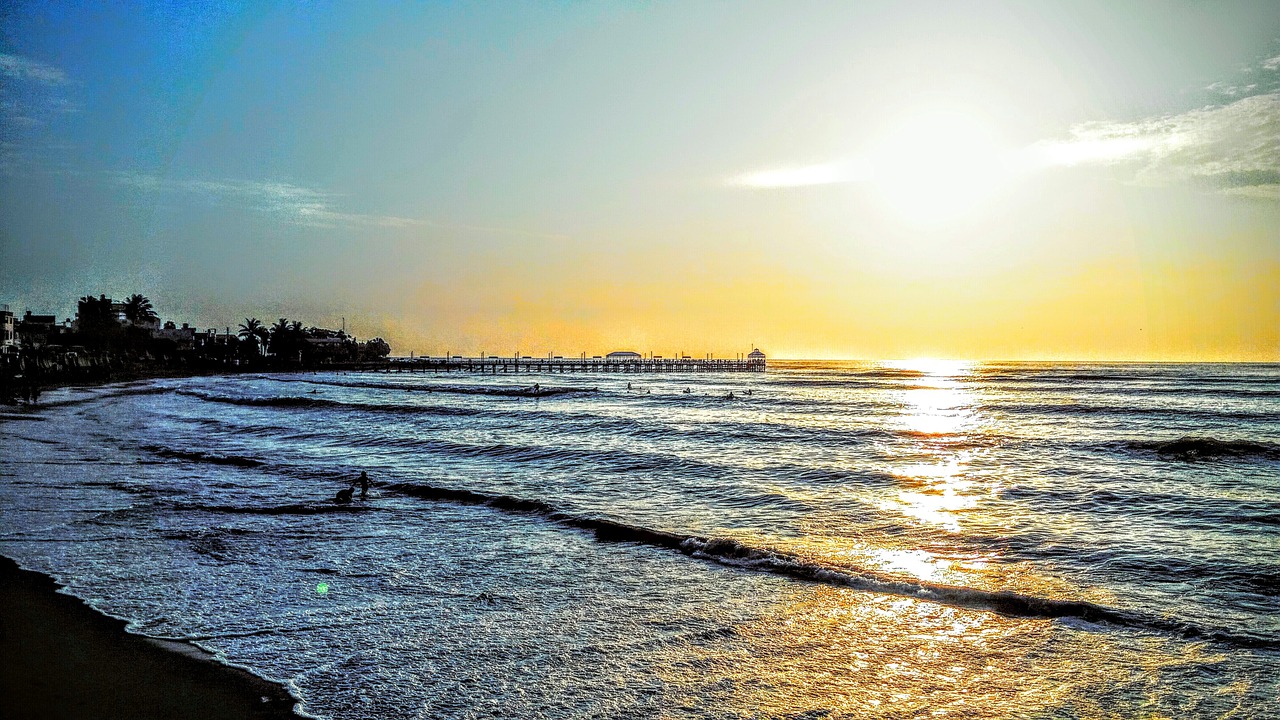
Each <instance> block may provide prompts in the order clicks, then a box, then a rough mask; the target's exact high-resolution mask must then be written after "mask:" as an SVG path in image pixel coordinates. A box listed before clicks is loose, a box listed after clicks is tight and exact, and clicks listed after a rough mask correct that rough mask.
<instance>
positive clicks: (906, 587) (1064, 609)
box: [382, 483, 1280, 649]
mask: <svg viewBox="0 0 1280 720" xmlns="http://www.w3.org/2000/svg"><path fill="white" fill-rule="evenodd" d="M382 487H383V488H384V489H385V490H390V491H393V492H396V493H399V494H402V495H408V496H412V497H417V498H422V499H426V500H436V501H447V502H454V503H461V504H467V505H485V506H488V507H492V508H495V509H498V510H503V511H507V512H517V513H528V514H535V515H539V516H542V517H544V518H546V519H547V520H550V521H551V522H554V523H556V524H559V525H562V526H564V527H569V528H574V529H577V530H582V531H586V532H590V533H592V534H593V535H594V536H595V538H596V539H597V540H598V541H601V542H632V543H639V544H642V545H649V546H651V547H656V548H662V549H666V550H672V551H675V552H679V553H681V554H683V555H686V556H689V557H694V558H698V559H701V560H707V561H710V562H715V563H718V564H721V565H726V566H731V567H736V568H742V569H749V570H755V571H760V572H767V573H771V574H774V575H780V576H783V577H787V578H791V579H794V580H802V581H807V582H815V583H821V584H825V585H834V586H839V587H847V588H852V589H855V590H863V591H867V592H875V593H882V594H888V595H897V596H902V597H911V598H916V599H919V600H924V601H928V602H935V603H940V604H943V605H949V606H953V607H960V608H966V609H972V610H986V611H990V612H996V613H999V614H1002V615H1007V616H1010V617H1021V618H1040V619H1069V618H1074V619H1079V620H1084V621H1086V622H1090V623H1107V624H1111V625H1116V626H1120V627H1125V628H1130V629H1134V630H1142V631H1158V632H1166V633H1172V634H1175V635H1178V636H1180V637H1182V638H1185V639H1191V640H1212V641H1215V642H1221V643H1225V644H1230V645H1235V646H1237V647H1248V648H1266V649H1280V639H1276V638H1269V637H1257V636H1254V635H1247V634H1240V633H1232V632H1228V631H1225V630H1218V629H1213V628H1204V627H1200V626H1198V625H1196V624H1194V623H1191V622H1189V621H1185V620H1180V619H1176V618H1171V617H1167V616H1157V615H1154V614H1151V613H1146V612H1142V611H1139V610H1128V609H1122V608H1114V607H1109V606H1106V605H1101V604H1098V603H1093V602H1089V601H1085V600H1064V599H1057V598H1048V597H1039V596H1034V595H1026V594H1022V593H1015V592H1009V591H993V590H982V589H979V588H971V587H962V586H954V585H944V584H940V583H930V582H925V581H921V580H910V579H903V578H900V577H895V576H891V575H886V574H883V573H879V572H875V571H871V570H867V569H865V568H851V567H844V566H830V565H825V564H822V563H818V562H814V561H811V560H807V559H804V558H801V557H799V556H796V555H793V554H790V553H786V552H781V551H777V550H770V549H765V548H757V547H752V546H750V545H747V544H745V543H742V542H739V541H737V540H732V539H728V538H715V537H710V538H709V537H703V536H699V535H685V534H682V533H675V532H670V531H666V530H657V529H653V528H647V527H642V526H638V525H630V524H627V523H623V522H619V521H616V520H609V519H607V518H600V517H589V516H582V515H575V514H572V513H565V512H560V511H557V510H556V509H555V508H554V507H552V506H551V505H550V504H548V503H546V502H543V501H541V500H531V499H525V498H518V497H513V496H510V495H497V494H487V493H480V492H476V491H473V490H462V489H455V488H443V487H436V486H432V485H424V484H420V483H388V484H384V485H382Z"/></svg>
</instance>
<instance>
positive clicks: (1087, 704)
mask: <svg viewBox="0 0 1280 720" xmlns="http://www.w3.org/2000/svg"><path fill="white" fill-rule="evenodd" d="M724 637H725V639H724V640H723V641H722V642H721V643H719V644H718V646H717V647H715V648H706V647H702V648H698V649H697V650H696V651H695V652H694V653H693V654H694V655H695V656H696V658H697V660H696V663H694V664H692V665H691V664H690V663H689V657H690V648H687V647H682V648H679V649H678V650H677V652H678V653H679V654H680V657H681V659H680V660H679V661H677V659H676V658H675V657H674V656H673V658H672V663H671V664H670V665H669V666H667V667H666V673H670V674H669V675H668V676H667V677H664V681H665V682H668V683H670V685H669V687H690V686H691V683H690V681H689V679H688V678H687V677H684V675H685V673H689V672H696V673H698V675H699V678H700V682H702V683H706V684H705V685H702V689H703V690H704V691H705V690H706V689H707V687H708V686H709V687H711V688H713V694H714V695H715V697H713V698H707V697H705V696H704V697H703V698H701V699H702V701H703V702H704V703H705V702H706V701H708V700H711V701H713V702H714V703H715V705H716V706H717V707H718V708H719V709H720V711H721V712H725V713H726V714H725V716H732V717H742V716H746V717H761V718H775V717H776V718H780V717H809V716H811V715H812V716H815V717H832V718H899V717H929V716H932V717H962V718H1009V717H1033V716H1046V717H1058V716H1068V717H1077V718H1111V717H1119V716H1126V717H1145V718H1160V717H1170V715H1169V714H1168V712H1169V711H1170V709H1171V708H1170V707H1169V705H1170V703H1171V699H1169V698H1166V697H1163V696H1162V694H1161V689H1160V686H1161V683H1160V679H1161V676H1162V674H1163V673H1166V672H1170V671H1176V669H1177V668H1178V667H1179V666H1182V665H1184V664H1185V663H1187V662H1188V661H1190V660H1194V661H1195V662H1198V663H1204V662H1212V658H1210V657H1207V656H1205V655H1204V653H1203V652H1201V651H1200V649H1199V648H1198V647H1197V646H1196V645H1187V644H1178V643H1174V642H1172V641H1170V640H1168V639H1157V638H1123V637H1115V636H1112V635H1108V634H1105V633H1088V632H1078V631H1075V630H1072V629H1070V628H1068V627H1066V626H1064V625H1063V624H1061V623H1057V622H1053V621H1049V620H1028V619H1025V618H1008V617H1004V616H1001V615H998V614H995V613H989V612H981V611H974V610H964V609H957V608H951V607H946V606H941V605H937V604H935V603H931V602H927V601H921V600H914V599H905V598H895V597H889V596H883V595H875V594H871V593H861V592H857V591H854V590H846V589H841V588H827V587H818V588H803V589H796V590H794V591H791V592H788V593H784V594H783V596H781V597H780V601H779V603H778V604H777V605H775V606H774V607H773V609H772V611H771V612H769V613H766V615H765V616H764V617H761V618H759V619H756V620H753V621H750V622H746V623H743V624H742V625H739V626H737V627H735V628H734V630H733V632H732V633H731V634H727V635H725V636H724ZM666 673H664V674H666ZM1100 693H1105V694H1106V696H1107V699H1106V700H1105V701H1100V700H1099V695H1100ZM1173 702H1176V701H1173ZM1133 711H1136V713H1135V712H1133ZM1117 713H1118V714H1117Z"/></svg>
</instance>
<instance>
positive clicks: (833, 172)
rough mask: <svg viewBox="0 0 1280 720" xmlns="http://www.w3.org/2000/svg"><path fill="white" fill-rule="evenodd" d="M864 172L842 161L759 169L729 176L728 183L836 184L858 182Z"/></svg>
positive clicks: (765, 185) (758, 185) (772, 185)
mask: <svg viewBox="0 0 1280 720" xmlns="http://www.w3.org/2000/svg"><path fill="white" fill-rule="evenodd" d="M861 179H862V174H861V173H860V172H857V171H856V169H855V168H854V167H852V166H851V165H848V164H842V163H826V164H822V165H802V166H797V167H784V168H774V169H770V170H757V171H755V172H749V173H743V174H741V175H735V176H733V177H731V178H728V179H727V180H726V181H725V184H726V185H730V186H733V187H748V188H790V187H806V186H810V185H834V184H837V183H848V182H856V181H858V180H861Z"/></svg>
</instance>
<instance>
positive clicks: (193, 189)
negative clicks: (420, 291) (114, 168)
mask: <svg viewBox="0 0 1280 720" xmlns="http://www.w3.org/2000/svg"><path fill="white" fill-rule="evenodd" d="M113 177H114V179H115V181H116V182H117V183H118V184H121V185H125V186H128V187H132V188H134V189H136V190H139V191H142V192H146V193H170V194H181V195H186V196H188V197H189V198H190V199H193V200H197V199H198V200H201V201H203V202H206V203H213V204H229V205H236V206H240V207H245V208H249V209H251V210H255V211H258V212H262V213H267V214H270V215H275V216H278V217H280V218H281V219H283V220H284V221H285V222H287V223H289V224H292V225H302V226H307V227H317V228H332V227H340V226H342V227H360V226H365V227H370V226H372V227H409V226H413V225H421V224H424V223H422V222H420V221H417V220H413V219H410V218H401V217H395V216H390V215H367V214H361V213H349V212H342V211H340V210H338V209H336V208H335V206H334V203H335V201H336V200H337V196H335V195H333V194H332V193H326V192H324V191H321V190H316V189H313V188H308V187H304V186H301V185H295V184H293V183H288V182H282V181H276V180H265V181H264V180H190V179H178V178H161V177H157V176H155V175H150V174H147V173H139V172H121V173H115V174H114V175H113Z"/></svg>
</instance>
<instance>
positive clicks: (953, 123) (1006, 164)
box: [869, 109, 1012, 226]
mask: <svg viewBox="0 0 1280 720" xmlns="http://www.w3.org/2000/svg"><path fill="white" fill-rule="evenodd" d="M1011 159H1012V155H1011V154H1010V153H1009V152H1008V150H1007V149H1006V148H1005V147H1004V146H1003V144H1002V143H1001V142H1000V140H999V138H998V136H997V134H996V132H995V128H994V127H992V126H991V125H990V124H989V123H987V122H985V121H983V120H982V119H981V117H980V116H979V115H978V114H976V113H971V112H965V111H960V110H954V109H949V110H935V111H926V112H920V113H917V114H915V115H913V116H911V117H910V118H908V119H907V120H905V121H904V122H902V123H899V124H898V125H896V126H895V127H894V128H893V129H892V130H890V131H889V132H888V133H886V134H885V135H884V136H882V137H881V138H880V139H879V140H878V141H877V142H876V143H875V144H874V146H873V148H872V150H871V152H870V158H869V162H870V165H871V175H870V178H869V183H870V185H871V188H872V190H873V192H874V193H875V195H876V197H877V198H878V199H879V200H880V201H881V202H882V203H883V204H884V205H885V206H886V207H887V208H888V209H889V210H890V211H892V212H893V214H895V215H897V216H898V217H899V218H900V219H902V220H904V221H907V222H908V223H910V224H915V225H925V226H930V225H936V224H940V223H946V222H950V221H954V220H957V219H960V218H962V217H964V216H966V215H968V214H969V213H971V212H972V211H974V210H975V209H977V208H978V207H980V206H981V205H983V204H984V203H986V202H987V201H988V200H990V199H991V197H992V196H994V195H995V194H996V193H997V192H998V191H999V190H1000V189H1001V187H1002V186H1003V185H1004V184H1005V183H1006V182H1007V181H1008V180H1009V179H1010V176H1011V175H1012V165H1011Z"/></svg>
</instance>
